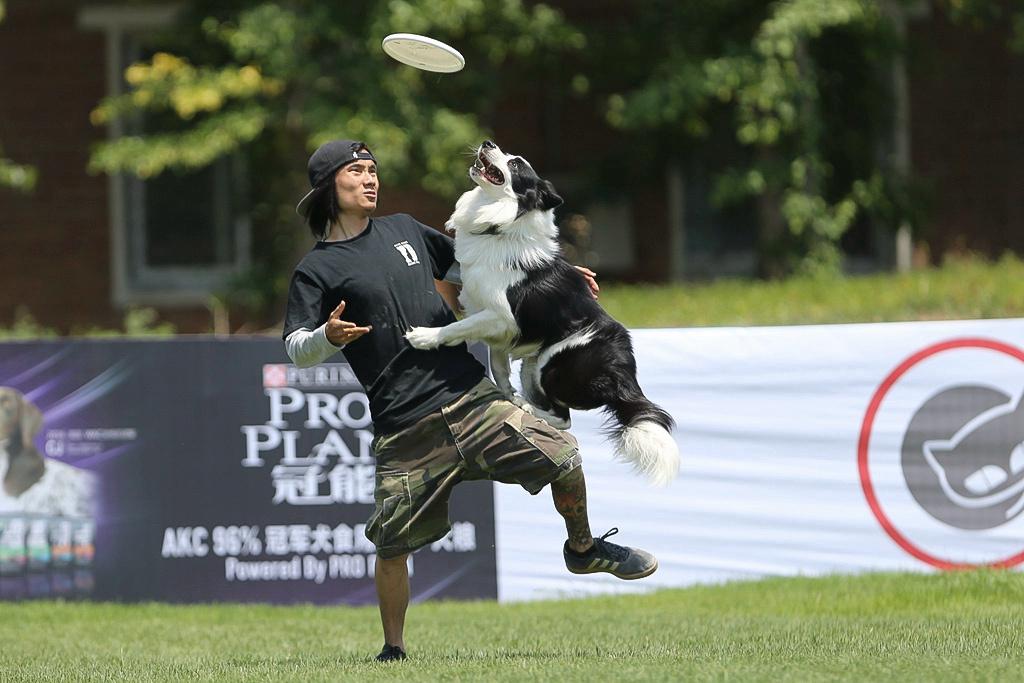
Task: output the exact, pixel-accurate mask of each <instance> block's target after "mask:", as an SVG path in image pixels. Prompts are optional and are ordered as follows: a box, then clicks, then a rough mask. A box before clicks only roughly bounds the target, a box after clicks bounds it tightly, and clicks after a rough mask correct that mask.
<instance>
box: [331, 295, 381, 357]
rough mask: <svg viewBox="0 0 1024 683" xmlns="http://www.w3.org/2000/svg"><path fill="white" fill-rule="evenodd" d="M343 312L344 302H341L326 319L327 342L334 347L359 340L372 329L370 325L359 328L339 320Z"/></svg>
mask: <svg viewBox="0 0 1024 683" xmlns="http://www.w3.org/2000/svg"><path fill="white" fill-rule="evenodd" d="M344 311H345V302H344V301H342V302H341V303H340V304H338V307H337V308H335V309H334V311H333V312H331V316H330V317H329V318H327V328H326V330H325V332H326V333H327V341H329V342H331V343H332V344H334V345H335V346H344V345H345V344H349V343H351V342H354V341H355V340H356V339H359V338H360V337H362V336H363V335H364V334H366V333H367V332H369V331H370V330H372V329H373V326H372V325H367V326H366V327H359V326H358V325H356V324H355V323H350V322H348V321H347V320H342V319H341V314H342V313H343V312H344Z"/></svg>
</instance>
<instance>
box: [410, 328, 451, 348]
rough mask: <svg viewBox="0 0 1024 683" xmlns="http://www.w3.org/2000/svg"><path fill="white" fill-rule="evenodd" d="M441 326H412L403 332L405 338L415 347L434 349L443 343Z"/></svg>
mask: <svg viewBox="0 0 1024 683" xmlns="http://www.w3.org/2000/svg"><path fill="white" fill-rule="evenodd" d="M443 329H444V328H442V327H414V328H412V329H411V330H409V331H408V332H406V333H405V338H406V339H407V340H408V341H409V343H410V344H412V346H413V348H416V349H436V348H437V347H438V346H440V345H441V344H444V343H445V338H444V334H442V330H443Z"/></svg>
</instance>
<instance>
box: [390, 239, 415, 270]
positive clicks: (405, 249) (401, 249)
mask: <svg viewBox="0 0 1024 683" xmlns="http://www.w3.org/2000/svg"><path fill="white" fill-rule="evenodd" d="M394 246H395V249H397V250H398V253H399V254H401V255H402V256H404V257H405V265H407V266H415V265H416V264H418V263H419V262H420V257H419V255H418V254H417V253H416V250H415V249H413V248H412V245H411V244H409V243H408V242H406V241H404V240H403V241H402V242H399V243H397V244H395V245H394Z"/></svg>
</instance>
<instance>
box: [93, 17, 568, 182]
mask: <svg viewBox="0 0 1024 683" xmlns="http://www.w3.org/2000/svg"><path fill="white" fill-rule="evenodd" d="M181 24H182V30H181V31H179V33H178V34H177V35H175V36H173V37H171V38H168V39H167V40H166V43H167V45H166V47H167V49H166V50H164V51H160V52H157V53H156V54H154V55H153V57H152V58H151V59H149V60H148V61H146V62H142V63H139V64H135V65H132V66H131V67H130V68H129V69H128V70H127V72H126V74H125V77H126V80H127V82H128V84H129V86H130V87H131V90H130V92H128V93H126V94H124V95H122V96H120V97H116V98H110V99H107V100H105V101H104V102H103V103H101V104H100V106H99V107H97V109H96V110H95V111H94V114H93V121H94V123H96V124H100V123H105V122H108V121H110V120H111V119H113V118H118V117H121V118H124V117H129V116H132V115H136V114H139V113H142V112H145V113H148V114H149V115H153V114H170V115H172V116H173V117H174V118H175V119H176V120H177V121H178V122H179V123H178V127H179V128H182V127H183V129H182V130H174V126H168V127H169V128H170V130H161V131H160V132H154V133H151V134H148V135H140V136H131V137H126V138H122V139H120V140H115V141H111V142H107V143H104V144H102V145H100V147H99V148H98V150H97V151H96V153H95V154H94V155H93V158H92V168H93V169H94V170H97V171H105V172H114V171H128V172H132V173H135V174H137V175H139V176H140V177H151V176H153V175H156V174H158V173H161V172H163V171H165V170H168V169H190V168H197V167H201V166H205V165H207V164H209V163H210V162H211V161H213V160H214V159H216V158H217V157H219V156H223V155H225V154H230V153H233V152H237V151H238V150H240V149H242V148H243V147H245V146H246V145H248V144H249V143H252V142H254V141H260V140H265V139H267V138H270V137H273V136H275V135H281V134H285V135H287V136H288V137H289V139H299V140H301V141H302V142H303V143H304V144H305V146H306V148H307V149H308V150H309V151H312V149H314V148H315V147H316V146H318V145H319V144H320V143H322V142H324V141H325V140H329V139H333V138H338V137H350V138H354V139H364V140H367V141H368V142H369V143H370V144H371V146H372V147H373V150H374V153H375V155H376V156H377V157H378V159H379V160H380V162H381V168H382V171H383V172H384V173H386V178H387V180H388V183H389V184H392V185H393V184H396V183H397V184H404V183H410V182H411V183H413V184H417V185H421V186H422V187H423V188H425V189H427V190H429V191H431V192H434V193H436V194H439V195H442V196H446V197H451V196H453V195H454V194H455V193H456V192H457V191H458V190H459V189H460V188H462V187H463V186H464V182H463V176H464V175H465V168H464V167H465V160H464V158H463V157H462V155H461V154H460V153H461V152H463V151H464V150H465V149H467V148H468V147H469V146H471V145H472V146H475V145H476V144H478V143H479V141H480V140H481V139H482V138H483V137H484V136H485V135H486V131H485V130H484V128H483V126H481V125H480V123H479V120H478V116H479V113H480V112H481V111H484V110H485V109H486V106H487V105H488V103H489V101H488V99H487V97H488V95H493V94H495V92H496V88H498V87H500V85H498V84H495V83H494V81H495V80H496V79H494V78H490V79H488V78H486V77H485V76H483V74H485V73H487V72H488V71H490V70H491V69H494V68H496V67H498V66H500V65H501V64H502V63H503V62H504V61H505V60H506V59H512V58H515V60H516V62H517V63H518V64H519V67H518V68H519V69H521V70H522V69H527V68H529V66H530V64H531V63H534V62H535V61H536V59H538V58H541V57H542V56H543V55H545V54H551V53H557V52H560V51H564V50H568V49H573V48H575V47H579V46H581V45H582V36H581V34H579V33H578V32H577V31H575V30H573V29H570V28H569V27H568V26H567V25H566V24H565V23H564V22H563V21H562V19H561V16H560V14H559V13H558V12H556V11H555V10H553V9H551V8H550V7H547V6H546V5H532V6H527V5H525V4H524V3H523V2H521V1H520V0H504V1H503V2H499V3H494V2H486V1H485V0H446V1H444V2H438V1H436V0H430V1H428V0H419V1H413V0H402V1H398V0H396V1H394V2H389V3H368V4H367V3H321V2H313V1H311V0H308V1H303V0H291V1H287V2H286V1H281V2H261V3H252V2H242V3H239V2H229V1H227V0H222V1H221V2H214V3H210V2H198V0H197V1H196V2H193V3H191V4H189V6H188V10H187V11H186V13H185V18H184V19H183V21H182V22H181ZM190 26H199V27H201V28H200V30H199V32H198V33H197V32H195V31H190V30H189V27H190ZM399 31H406V32H421V33H427V34H430V35H432V36H436V37H438V38H439V39H441V40H450V41H452V42H455V43H456V44H458V45H459V47H460V48H461V49H463V50H464V51H465V52H466V53H467V54H468V55H470V56H471V57H472V58H473V59H474V64H475V65H476V67H475V69H474V70H473V72H465V74H460V76H459V77H457V78H449V82H446V83H442V82H441V78H439V77H438V76H437V75H436V74H428V73H424V72H421V71H418V70H415V69H411V68H408V67H403V66H400V65H398V64H396V63H395V62H393V61H391V60H390V59H389V58H387V57H386V56H385V55H384V54H383V52H382V51H381V49H380V42H381V40H382V39H383V37H384V36H385V35H387V34H389V33H394V32H399ZM175 51H177V53H175ZM191 54H197V55H204V56H206V57H207V59H206V61H205V62H204V63H203V64H201V65H194V64H193V63H192V62H191V61H190V60H189V58H188V57H189V56H190V55H191ZM491 75H493V74H491ZM452 103H457V104H454V105H453V104H452ZM292 158H294V157H291V158H289V159H282V160H281V161H282V162H284V163H289V164H291V163H293V162H292V161H291V159H292ZM298 170H300V171H301V169H298Z"/></svg>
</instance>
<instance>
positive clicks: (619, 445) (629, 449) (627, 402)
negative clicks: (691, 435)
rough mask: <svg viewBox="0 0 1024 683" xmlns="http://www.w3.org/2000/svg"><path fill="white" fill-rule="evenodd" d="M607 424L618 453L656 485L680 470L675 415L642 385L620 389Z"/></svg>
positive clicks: (623, 459)
mask: <svg viewBox="0 0 1024 683" xmlns="http://www.w3.org/2000/svg"><path fill="white" fill-rule="evenodd" d="M608 411H609V412H610V413H611V415H609V420H608V423H607V424H606V428H607V430H608V432H610V435H611V437H612V438H613V439H614V440H615V445H616V448H615V457H616V458H617V459H619V460H622V461H623V462H626V463H629V464H630V465H632V466H633V469H634V470H635V471H636V472H638V473H640V474H642V475H643V476H645V477H647V479H648V480H650V481H651V483H653V484H655V485H657V486H667V485H668V484H669V483H670V482H671V481H672V480H673V479H675V478H676V475H678V474H679V446H677V445H676V440H675V439H674V438H672V435H671V434H670V433H669V432H670V430H671V429H672V428H673V427H674V426H675V421H674V420H673V419H672V416H671V415H669V414H668V413H667V412H665V411H664V410H663V409H662V408H661V407H659V406H657V405H655V404H654V403H652V402H651V401H649V400H648V399H647V397H646V396H644V394H643V392H642V391H641V390H640V387H639V386H634V387H630V388H629V389H628V390H626V391H623V392H621V393H620V395H619V397H618V398H617V400H616V401H615V402H613V403H609V404H608Z"/></svg>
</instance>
